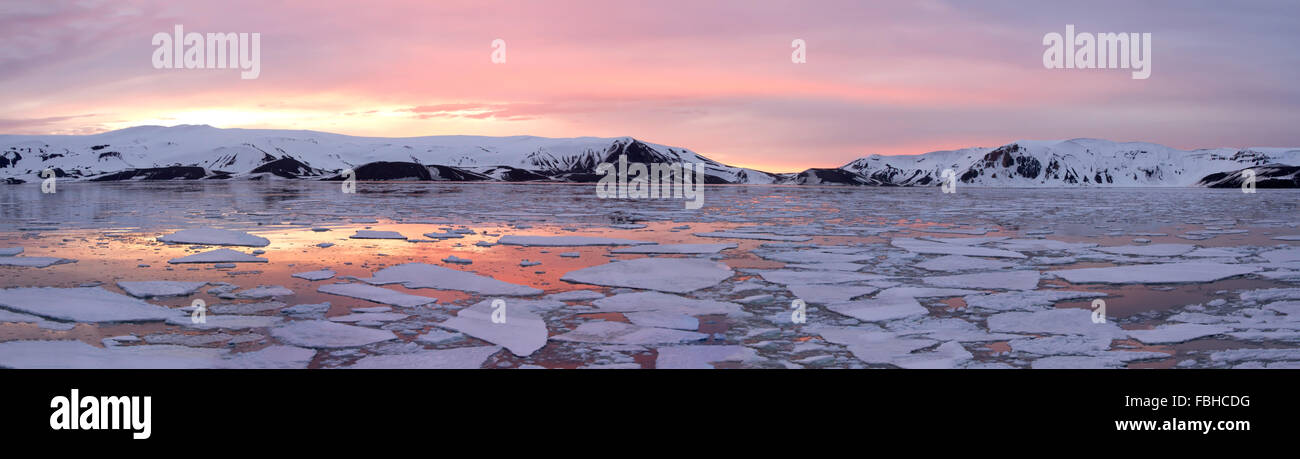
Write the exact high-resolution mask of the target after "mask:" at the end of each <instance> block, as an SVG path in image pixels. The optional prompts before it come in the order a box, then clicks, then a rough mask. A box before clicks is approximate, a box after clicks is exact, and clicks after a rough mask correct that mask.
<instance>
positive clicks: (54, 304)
mask: <svg viewBox="0 0 1300 459" xmlns="http://www.w3.org/2000/svg"><path fill="white" fill-rule="evenodd" d="M0 308H5V309H10V310H14V311H19V312H25V313H28V314H35V315H38V316H41V317H45V318H50V319H55V320H63V321H72V322H137V321H160V320H166V319H167V318H169V317H173V316H175V315H176V312H175V311H173V310H171V309H169V308H166V307H162V306H156V305H153V304H149V303H146V302H144V301H141V300H138V299H135V298H132V297H129V296H126V295H119V294H117V293H113V292H110V291H108V290H104V289H103V288H100V287H78V288H53V287H20V288H7V289H0Z"/></svg>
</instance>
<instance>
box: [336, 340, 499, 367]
mask: <svg viewBox="0 0 1300 459" xmlns="http://www.w3.org/2000/svg"><path fill="white" fill-rule="evenodd" d="M499 351H501V346H474V347H459V348H454V349H437V350H431V351H419V352H411V353H406V354H383V355H368V356H365V357H363V358H361V359H360V360H357V361H356V363H353V364H352V365H351V366H348V367H347V368H355V369H436V370H468V369H476V368H482V367H483V363H484V362H486V361H487V359H488V358H489V357H492V356H493V355H494V354H496V353H497V352H499Z"/></svg>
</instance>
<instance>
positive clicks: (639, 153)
mask: <svg viewBox="0 0 1300 459" xmlns="http://www.w3.org/2000/svg"><path fill="white" fill-rule="evenodd" d="M620 155H626V156H627V157H628V161H631V162H641V163H662V162H668V163H675V162H687V163H704V164H706V179H707V181H708V183H741V184H771V183H776V184H799V185H868V186H938V185H939V183H940V182H941V179H940V177H941V176H942V173H943V171H944V170H945V169H952V170H953V171H955V172H956V174H957V177H958V180H959V181H960V182H961V183H963V184H966V185H973V186H988V187H1035V186H1051V187H1056V186H1116V187H1121V186H1209V187H1231V186H1240V184H1241V182H1242V180H1243V179H1244V178H1243V173H1242V171H1243V170H1244V169H1248V168H1249V169H1252V170H1254V171H1255V173H1256V181H1257V185H1258V186H1259V187H1260V188H1269V187H1300V179H1298V175H1300V174H1297V171H1298V170H1300V169H1298V168H1297V166H1300V149H1298V148H1245V149H1232V148H1219V149H1209V150H1192V151H1184V150H1178V149H1174V148H1170V147H1166V146H1163V145H1157V144H1152V143H1140V142H1125V143H1119V142H1111V141H1108V140H1099V139H1073V140H1063V141H1033V140H1025V141H1017V142H1014V143H1010V144H1007V145H1003V146H1000V147H996V148H983V147H978V148H966V149H961V150H952V151H935V152H930V153H925V154H921V155H906V156H880V155H872V156H868V157H865V158H860V159H857V160H854V161H852V162H850V163H848V164H846V165H844V166H842V167H840V168H814V169H808V170H805V171H803V172H798V173H788V174H772V173H767V172H763V171H758V170H754V169H746V168H740V167H734V166H728V165H726V164H722V163H719V162H716V161H713V160H711V159H708V158H705V157H703V156H701V155H699V154H696V153H695V152H693V151H691V150H688V149H685V148H680V147H671V146H666V145H659V144H654V143H649V142H643V141H640V140H637V139H634V138H631V137H617V138H598V137H577V138H565V139H558V138H544V137H531V136H514V137H482V136H429V137H404V138H383V137H353V136H346V135H340V134H331V133H326V132H316V131H294V130H268V129H218V128H214V127H211V126H206V125H200V126H195V125H182V126H174V127H161V126H140V127H134V128H128V129H122V130H118V131H111V132H105V133H101V134H94V135H85V136H60V135H34V136H33V135H0V180H3V181H6V182H8V183H24V182H27V183H31V182H39V181H40V180H41V179H40V177H39V174H40V173H41V171H43V170H45V169H51V170H53V171H54V172H55V174H56V175H58V176H59V177H65V178H70V179H75V180H89V181H117V180H177V179H265V178H272V177H282V178H307V179H318V180H320V179H327V180H328V179H339V178H341V177H340V176H339V172H340V171H341V170H344V169H353V170H355V171H356V174H357V178H358V179H362V180H455V181H478V180H500V181H569V182H588V181H594V180H596V179H597V178H598V176H596V175H595V174H594V172H595V169H596V166H597V165H598V164H600V163H602V162H611V163H613V162H617V160H618V157H619V156H620Z"/></svg>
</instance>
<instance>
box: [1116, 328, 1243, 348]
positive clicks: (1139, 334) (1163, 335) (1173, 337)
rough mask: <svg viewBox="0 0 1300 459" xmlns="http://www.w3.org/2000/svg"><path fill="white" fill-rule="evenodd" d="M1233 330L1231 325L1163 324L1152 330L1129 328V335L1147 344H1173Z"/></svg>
mask: <svg viewBox="0 0 1300 459" xmlns="http://www.w3.org/2000/svg"><path fill="white" fill-rule="evenodd" d="M1230 331H1232V328H1231V327H1225V326H1221V325H1202V324H1170V325H1161V326H1159V327H1156V328H1153V329H1150V330H1129V332H1128V334H1129V336H1131V337H1133V339H1136V340H1138V341H1141V342H1143V343H1145V344H1172V343H1181V342H1184V341H1191V340H1194V339H1198V338H1204V337H1207V336H1214V335H1222V334H1224V333H1228V332H1230Z"/></svg>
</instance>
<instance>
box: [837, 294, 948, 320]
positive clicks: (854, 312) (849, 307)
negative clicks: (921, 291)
mask: <svg viewBox="0 0 1300 459" xmlns="http://www.w3.org/2000/svg"><path fill="white" fill-rule="evenodd" d="M826 307H827V309H830V310H832V311H835V312H838V313H840V314H844V315H846V316H849V317H852V318H854V319H858V320H861V321H863V322H887V321H891V320H898V319H903V318H907V317H913V316H923V315H925V314H927V313H929V312H930V311H929V310H928V309H926V308H925V307H924V306H921V303H919V302H917V301H916V299H915V298H911V297H887V298H878V299H877V298H873V299H869V300H859V301H854V302H851V303H841V304H832V305H828V306H826Z"/></svg>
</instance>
